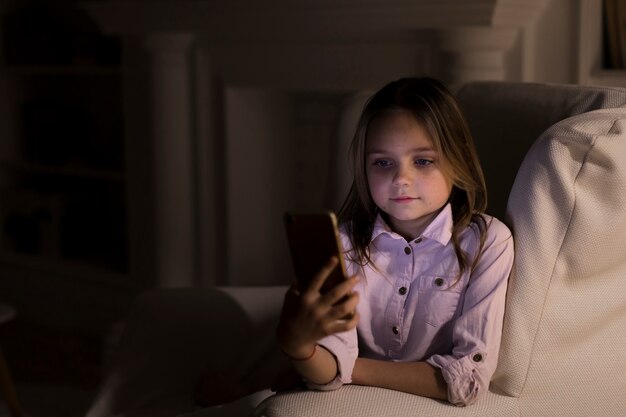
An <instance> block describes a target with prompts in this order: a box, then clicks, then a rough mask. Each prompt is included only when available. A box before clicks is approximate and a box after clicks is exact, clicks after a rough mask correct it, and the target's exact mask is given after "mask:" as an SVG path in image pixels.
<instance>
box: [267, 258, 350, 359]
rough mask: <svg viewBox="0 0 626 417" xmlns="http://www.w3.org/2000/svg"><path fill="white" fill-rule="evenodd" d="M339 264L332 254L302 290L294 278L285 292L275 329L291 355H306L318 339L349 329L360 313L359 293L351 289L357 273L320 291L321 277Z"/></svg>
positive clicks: (279, 340) (322, 281)
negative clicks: (358, 307) (330, 287)
mask: <svg viewBox="0 0 626 417" xmlns="http://www.w3.org/2000/svg"><path fill="white" fill-rule="evenodd" d="M338 264H339V261H338V259H337V258H336V257H332V258H331V259H330V260H329V262H328V263H327V264H326V265H325V266H324V267H323V268H322V269H321V270H320V272H319V273H318V274H317V275H316V276H315V278H313V280H311V283H310V284H309V286H308V288H306V289H305V290H304V291H303V292H302V291H300V290H298V287H297V285H296V283H295V282H294V283H293V284H292V286H291V288H290V289H289V290H288V291H287V294H285V301H284V303H283V309H282V312H281V315H280V321H279V323H278V329H277V339H278V345H279V347H280V348H281V349H282V350H283V352H284V353H285V354H286V355H287V356H290V357H292V358H308V357H309V356H310V355H311V353H312V352H313V351H314V349H315V345H316V343H317V341H318V340H320V339H322V338H323V337H325V336H328V335H331V334H334V333H340V332H344V331H347V330H351V329H353V328H354V327H356V325H357V323H358V320H359V317H358V314H357V313H356V306H357V304H358V302H359V295H358V294H357V293H356V292H353V291H352V289H353V288H354V286H355V285H356V284H357V282H358V280H359V277H358V276H356V275H355V276H353V277H350V278H349V279H347V280H346V281H344V282H342V283H341V284H339V285H337V286H335V287H334V288H332V289H331V290H329V291H327V292H326V293H324V294H322V293H320V289H321V288H322V285H323V284H324V281H326V279H327V278H328V276H329V275H330V273H331V272H332V270H333V269H334V268H336V267H337V266H338Z"/></svg>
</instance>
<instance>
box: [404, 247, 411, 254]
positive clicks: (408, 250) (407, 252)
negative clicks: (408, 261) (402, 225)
mask: <svg viewBox="0 0 626 417" xmlns="http://www.w3.org/2000/svg"><path fill="white" fill-rule="evenodd" d="M404 253H406V254H407V255H410V254H411V248H409V247H408V246H407V247H406V248H404Z"/></svg>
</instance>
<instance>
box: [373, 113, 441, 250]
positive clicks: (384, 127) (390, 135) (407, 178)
mask: <svg viewBox="0 0 626 417" xmlns="http://www.w3.org/2000/svg"><path fill="white" fill-rule="evenodd" d="M441 163H442V161H441V158H440V156H439V155H438V153H437V151H436V150H435V149H434V147H433V145H432V140H431V138H430V136H429V134H428V132H427V131H426V129H425V128H424V126H422V124H421V123H419V122H418V121H417V120H416V119H415V117H413V116H412V115H411V114H410V113H409V112H408V111H404V110H401V111H394V112H390V113H386V114H381V115H379V116H377V117H376V118H375V119H374V120H372V121H371V122H370V125H369V127H368V129H367V134H366V138H365V164H366V174H367V181H368V185H369V190H370V194H371V195H372V198H373V199H374V203H375V204H376V205H377V206H378V208H379V209H380V210H382V211H383V212H385V213H386V214H387V216H388V221H389V222H390V224H389V226H390V227H391V228H392V229H393V230H394V231H395V232H396V233H399V234H400V235H402V236H403V237H405V238H406V239H407V240H411V239H414V238H416V237H418V236H419V235H420V234H421V233H422V232H423V231H424V229H425V228H426V226H428V224H429V223H430V222H431V220H432V219H433V218H435V217H436V216H437V214H438V213H439V210H440V209H441V208H442V207H443V206H444V205H445V204H446V202H447V201H448V198H449V197H450V193H451V191H452V181H451V180H450V178H448V176H446V175H445V174H444V173H443V171H442V170H441Z"/></svg>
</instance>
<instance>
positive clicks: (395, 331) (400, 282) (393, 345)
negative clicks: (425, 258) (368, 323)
mask: <svg viewBox="0 0 626 417" xmlns="http://www.w3.org/2000/svg"><path fill="white" fill-rule="evenodd" d="M398 257H399V258H398V259H400V260H401V261H400V262H398V271H397V275H396V279H395V281H394V288H393V294H392V295H391V297H390V301H389V304H388V307H387V311H386V324H387V332H388V338H387V340H388V343H387V355H388V356H389V358H391V359H394V358H397V357H399V356H400V353H401V351H402V345H403V341H404V336H405V335H404V331H403V327H404V307H405V304H406V303H405V301H406V297H407V295H408V291H409V288H410V285H409V284H410V277H411V274H412V273H413V263H414V261H413V249H412V248H411V246H410V245H409V244H406V245H405V246H404V247H403V248H402V249H401V252H400V253H399V254H398Z"/></svg>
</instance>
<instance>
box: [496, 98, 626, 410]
mask: <svg viewBox="0 0 626 417" xmlns="http://www.w3.org/2000/svg"><path fill="white" fill-rule="evenodd" d="M625 161H626V107H620V108H615V109H605V110H597V111H593V112H588V113H585V114H582V115H579V116H575V117H572V118H569V119H566V120H564V121H561V122H559V123H557V124H556V125H554V126H553V127H552V128H550V129H549V130H548V131H546V132H545V133H544V134H543V135H542V136H541V138H539V140H538V141H537V142H536V143H535V144H534V145H533V147H532V148H531V149H530V151H529V152H528V154H527V156H526V158H525V159H524V163H523V164H522V166H521V168H520V170H519V173H518V175H517V178H516V180H515V184H514V186H513V190H512V192H511V196H510V199H509V204H508V214H509V224H510V225H511V227H512V230H513V234H514V236H515V241H516V259H515V265H514V267H513V271H512V273H511V278H510V280H509V292H508V296H507V306H506V315H505V321H504V333H503V339H502V348H501V351H500V360H499V363H498V369H497V371H496V375H495V376H494V380H493V381H492V383H493V384H494V385H495V386H496V387H498V389H500V390H502V391H503V392H505V393H507V394H509V395H512V396H516V397H517V396H519V397H521V398H523V399H524V404H525V407H526V410H527V411H526V413H525V415H539V414H542V413H543V414H545V413H546V412H547V413H548V414H557V413H558V414H561V415H620V414H622V413H623V407H624V405H625V400H624V393H625V392H626V373H624V372H623V369H622V368H623V364H626V349H624V346H625V345H626V333H625V332H624V329H626V298H625V297H624V294H626V245H624V244H623V242H624V240H625V239H624V238H625V237H626V232H625V230H626V210H625V209H624V207H625V206H626V164H625ZM548 410H552V411H548Z"/></svg>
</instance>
